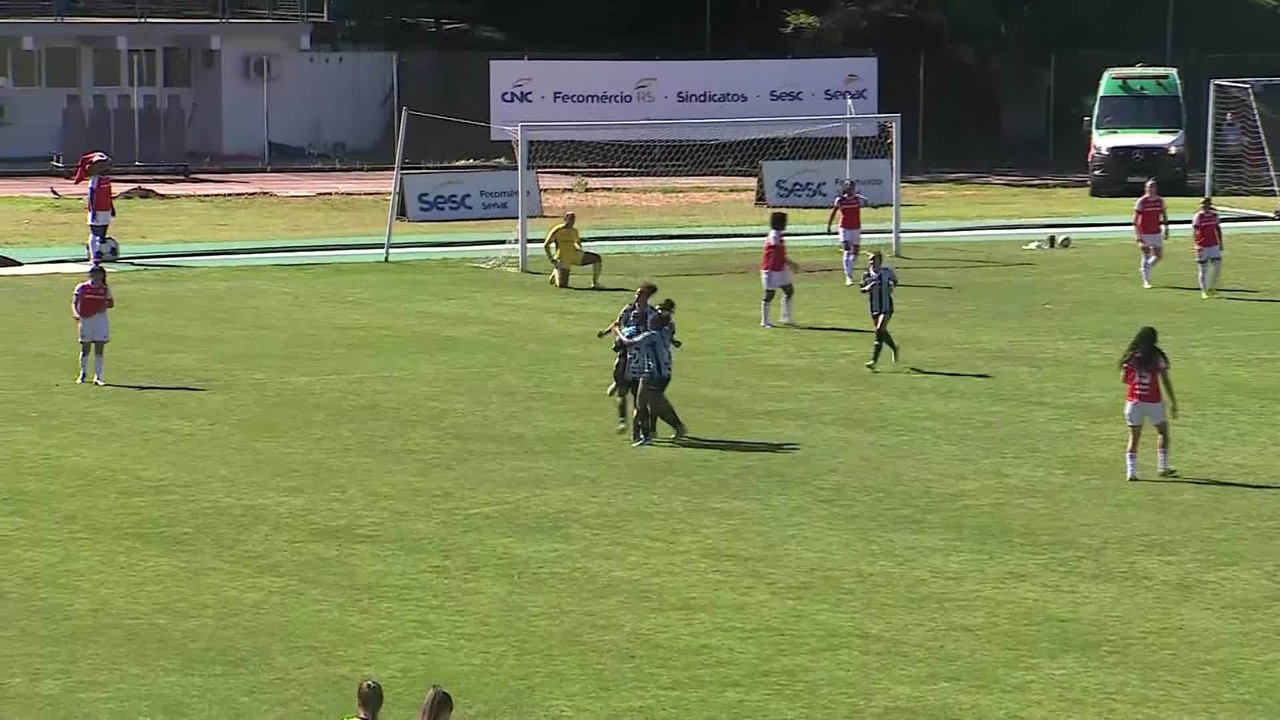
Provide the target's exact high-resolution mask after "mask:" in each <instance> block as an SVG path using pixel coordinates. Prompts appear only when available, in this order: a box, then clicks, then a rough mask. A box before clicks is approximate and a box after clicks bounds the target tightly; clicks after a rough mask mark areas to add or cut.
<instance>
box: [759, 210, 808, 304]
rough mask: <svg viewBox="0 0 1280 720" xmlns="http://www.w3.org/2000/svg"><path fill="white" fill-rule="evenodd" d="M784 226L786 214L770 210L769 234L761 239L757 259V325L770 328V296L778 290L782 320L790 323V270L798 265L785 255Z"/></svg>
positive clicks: (792, 287) (793, 291) (793, 294)
mask: <svg viewBox="0 0 1280 720" xmlns="http://www.w3.org/2000/svg"><path fill="white" fill-rule="evenodd" d="M786 229H787V214H786V213H784V212H774V213H770V215H769V236H768V237H767V238H765V241H764V256H763V257H762V258H761V259H760V283H761V284H762V285H764V300H763V301H762V302H761V303H760V327H764V328H771V327H773V322H772V321H771V320H770V318H769V308H770V306H771V304H772V303H773V297H774V296H775V295H776V294H777V293H778V291H779V290H781V291H782V322H783V323H785V324H787V325H792V324H794V319H793V318H792V315H791V299H792V297H794V296H795V292H796V290H795V286H794V285H792V284H791V273H792V271H798V270H799V269H800V267H799V266H798V265H796V264H795V263H794V262H792V261H791V258H789V257H787V242H786V238H784V237H783V234H784V233H785V232H786Z"/></svg>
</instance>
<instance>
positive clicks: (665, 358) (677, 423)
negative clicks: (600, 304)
mask: <svg viewBox="0 0 1280 720" xmlns="http://www.w3.org/2000/svg"><path fill="white" fill-rule="evenodd" d="M667 319H668V316H663V315H659V316H658V317H657V318H656V319H655V320H654V321H653V322H652V323H651V324H650V325H649V327H648V329H647V330H643V329H641V328H639V327H637V326H636V325H634V324H633V325H630V326H628V327H626V328H624V329H621V330H615V332H616V333H617V337H618V341H619V342H621V343H622V344H623V345H625V346H626V348H627V364H626V378H627V381H628V383H629V384H631V385H632V386H633V387H634V388H635V392H636V400H635V406H636V412H635V416H634V420H633V423H632V430H631V441H632V445H633V446H634V447H644V446H646V445H652V444H653V432H654V429H655V427H656V420H655V419H654V418H662V420H663V421H664V422H666V423H667V424H668V425H670V426H671V427H673V428H675V429H676V437H677V438H680V437H684V436H685V435H686V434H687V433H686V431H685V428H684V423H683V422H681V420H680V416H679V415H677V414H676V410H675V408H674V407H672V405H671V403H670V401H668V400H667V398H666V395H665V394H664V393H665V391H666V388H667V385H668V384H669V383H670V382H671V347H670V346H669V345H668V344H667V336H666V334H665V333H664V332H663V328H664V327H665V325H666V323H667ZM640 320H641V317H640V314H639V313H638V312H637V313H633V314H632V321H633V323H634V322H638V321H640Z"/></svg>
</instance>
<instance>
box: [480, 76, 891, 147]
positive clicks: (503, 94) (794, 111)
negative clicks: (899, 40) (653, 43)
mask: <svg viewBox="0 0 1280 720" xmlns="http://www.w3.org/2000/svg"><path fill="white" fill-rule="evenodd" d="M878 71H879V61H878V59H877V58H874V57H854V58H798V59H789V60H491V61H489V123H490V132H491V138H492V139H493V140H510V139H511V129H514V128H515V127H516V126H517V125H519V124H520V123H522V122H577V121H597V122H599V121H627V120H633V121H634V120H706V119H724V118H777V117H798V116H810V117H813V116H829V115H844V114H845V112H846V108H847V105H846V101H847V100H852V101H853V106H854V111H855V112H856V113H857V114H858V115H874V114H876V113H877V112H879V93H878V88H879V73H878ZM843 132H844V130H843V129H841V130H840V134H843Z"/></svg>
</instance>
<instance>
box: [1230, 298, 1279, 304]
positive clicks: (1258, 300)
mask: <svg viewBox="0 0 1280 720" xmlns="http://www.w3.org/2000/svg"><path fill="white" fill-rule="evenodd" d="M1222 299H1223V300H1230V301H1231V302H1260V303H1280V299H1276V298H1238V297H1224V298H1222Z"/></svg>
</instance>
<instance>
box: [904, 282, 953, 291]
mask: <svg viewBox="0 0 1280 720" xmlns="http://www.w3.org/2000/svg"><path fill="white" fill-rule="evenodd" d="M898 287H904V288H916V289H920V288H926V289H929V290H955V288H953V287H951V286H950V285H908V284H907V283H902V284H900V285H898Z"/></svg>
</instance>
